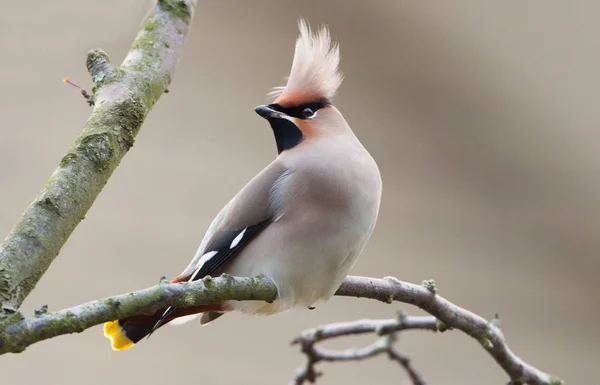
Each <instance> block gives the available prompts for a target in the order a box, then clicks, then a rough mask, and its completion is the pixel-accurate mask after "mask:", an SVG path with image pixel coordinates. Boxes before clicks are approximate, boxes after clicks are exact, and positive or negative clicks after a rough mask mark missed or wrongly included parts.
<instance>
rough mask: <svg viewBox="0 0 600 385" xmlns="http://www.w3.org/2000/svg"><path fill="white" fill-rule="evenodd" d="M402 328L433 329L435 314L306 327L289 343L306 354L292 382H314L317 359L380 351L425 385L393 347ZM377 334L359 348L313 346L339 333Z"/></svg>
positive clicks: (359, 357) (342, 358)
mask: <svg viewBox="0 0 600 385" xmlns="http://www.w3.org/2000/svg"><path fill="white" fill-rule="evenodd" d="M406 329H422V330H432V331H437V325H436V319H435V317H407V316H404V315H399V317H398V318H397V319H391V320H359V321H353V322H342V323H335V324H329V325H325V326H320V327H317V328H313V329H308V330H305V331H304V332H302V333H301V334H300V335H299V336H298V337H296V338H295V339H294V340H293V341H292V344H299V345H300V346H301V349H302V352H303V353H304V354H305V355H306V363H305V365H304V366H303V367H302V368H299V369H298V370H297V371H296V376H295V378H294V380H292V382H291V383H292V384H293V385H302V384H303V383H305V382H306V381H308V382H313V383H314V382H315V381H316V379H317V377H319V376H320V375H321V373H319V372H317V371H316V369H315V365H316V364H317V363H319V362H321V361H329V362H334V361H359V360H364V359H367V358H371V357H374V356H377V355H380V354H383V353H386V354H387V355H388V357H389V358H390V359H392V360H394V361H397V362H398V363H399V364H400V365H401V366H402V367H403V368H404V370H405V371H406V373H407V374H408V376H409V377H410V379H411V381H412V383H413V384H414V385H425V380H423V378H422V376H421V375H420V374H419V373H418V372H417V371H416V370H415V369H414V368H413V366H412V364H411V362H410V358H409V357H408V356H407V355H405V354H404V353H402V352H400V351H398V350H397V349H396V348H395V347H394V342H395V340H396V333H397V332H399V331H401V330H406ZM364 333H377V334H379V335H383V337H381V338H380V339H379V340H377V341H376V342H374V343H372V344H371V345H369V346H367V347H364V348H361V349H346V350H327V349H323V348H321V347H319V346H317V343H318V342H321V341H324V340H327V339H330V338H335V337H341V336H348V335H355V334H364Z"/></svg>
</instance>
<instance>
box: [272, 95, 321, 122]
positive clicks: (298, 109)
mask: <svg viewBox="0 0 600 385" xmlns="http://www.w3.org/2000/svg"><path fill="white" fill-rule="evenodd" d="M330 104H331V102H330V101H329V100H328V99H321V100H320V101H318V102H313V103H304V104H300V105H299V106H295V107H287V108H284V107H282V106H281V105H280V104H277V103H273V104H269V105H268V106H267V107H269V108H271V109H273V110H275V111H279V112H283V113H284V114H286V115H288V116H293V117H294V118H298V119H310V118H312V117H313V116H314V115H315V113H316V112H317V111H318V110H320V109H321V108H324V107H326V106H328V105H330Z"/></svg>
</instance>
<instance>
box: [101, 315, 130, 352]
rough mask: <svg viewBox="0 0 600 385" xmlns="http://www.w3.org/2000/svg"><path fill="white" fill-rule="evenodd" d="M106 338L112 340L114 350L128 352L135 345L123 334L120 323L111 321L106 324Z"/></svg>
mask: <svg viewBox="0 0 600 385" xmlns="http://www.w3.org/2000/svg"><path fill="white" fill-rule="evenodd" d="M104 337H106V338H108V339H109V340H110V346H111V347H112V349H113V350H126V349H129V348H130V347H132V346H133V345H134V343H133V341H131V340H130V339H129V338H127V336H126V335H125V332H123V329H122V328H121V325H119V321H110V322H107V323H105V324H104Z"/></svg>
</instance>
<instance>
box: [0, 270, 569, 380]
mask: <svg viewBox="0 0 600 385" xmlns="http://www.w3.org/2000/svg"><path fill="white" fill-rule="evenodd" d="M426 286H427V288H426V287H424V286H419V285H415V284H411V283H407V282H402V281H399V280H397V279H396V278H392V277H388V278H384V279H377V278H366V277H356V276H348V277H346V279H345V281H344V283H342V285H341V287H340V288H339V290H338V291H337V293H336V295H340V296H349V297H359V298H370V299H376V300H380V301H383V302H386V303H392V302H393V301H400V302H404V303H408V304H412V305H415V306H418V307H419V308H421V309H423V310H425V311H427V312H428V313H430V314H431V315H433V316H434V317H436V318H437V320H438V321H437V328H438V330H440V331H443V330H447V329H450V328H454V329H459V330H461V331H463V332H465V333H467V334H468V335H470V336H471V337H473V338H475V339H476V340H477V341H479V343H480V344H481V345H482V346H483V347H484V349H485V350H486V351H487V352H488V353H489V354H490V355H491V356H492V357H493V358H494V359H495V360H496V362H498V364H499V365H500V366H501V367H502V368H503V369H504V371H505V372H506V373H507V374H508V376H509V377H510V379H511V381H512V382H513V383H515V384H516V383H527V384H532V385H558V384H562V381H561V380H560V379H559V378H557V377H554V376H552V375H549V374H547V373H544V372H542V371H540V370H539V369H537V368H535V367H533V366H532V365H529V364H527V363H526V362H524V361H523V360H521V358H519V357H518V356H516V355H515V354H514V353H513V352H512V351H511V350H510V349H509V347H508V345H507V344H506V341H505V339H504V336H503V335H502V332H501V330H500V327H499V326H498V324H497V322H495V321H489V322H488V321H487V320H485V319H484V318H482V317H480V316H478V315H476V314H474V313H472V312H470V311H468V310H466V309H463V308H461V307H459V306H457V305H454V304H453V303H451V302H449V301H448V300H446V299H444V298H442V297H440V296H439V295H437V294H436V293H434V292H433V291H432V290H433V285H432V281H427V285H426ZM276 294H277V289H276V287H275V285H274V284H273V283H272V282H271V281H270V280H268V279H264V278H260V277H257V278H236V277H231V276H228V275H224V276H222V277H219V278H215V279H212V278H210V277H208V278H206V279H204V280H202V281H196V282H192V283H189V284H188V283H180V284H173V285H171V284H161V285H157V286H154V287H151V288H148V289H144V290H140V291H137V292H133V293H129V294H122V295H120V296H116V297H110V298H105V299H102V300H99V301H93V302H88V303H86V304H83V305H79V306H75V307H73V308H70V309H66V310H62V311H59V312H56V313H51V314H42V315H40V316H39V317H37V318H28V319H21V316H20V314H19V313H16V314H14V315H13V316H12V317H10V318H9V319H7V320H5V322H4V323H2V324H0V354H2V353H16V352H21V351H23V350H24V349H25V348H26V347H27V346H29V345H31V344H33V343H35V342H39V341H42V340H45V339H48V338H52V337H56V336H59V335H63V334H68V333H78V332H81V331H83V330H85V329H87V328H90V327H92V326H94V325H98V324H101V323H104V322H106V321H111V320H114V319H119V318H124V317H129V316H133V315H136V314H152V313H154V312H155V311H157V310H158V309H161V308H165V307H167V306H175V307H190V306H198V305H207V304H213V303H219V302H222V301H226V300H241V301H243V300H261V301H273V300H274V299H275V298H276ZM369 330H370V329H369Z"/></svg>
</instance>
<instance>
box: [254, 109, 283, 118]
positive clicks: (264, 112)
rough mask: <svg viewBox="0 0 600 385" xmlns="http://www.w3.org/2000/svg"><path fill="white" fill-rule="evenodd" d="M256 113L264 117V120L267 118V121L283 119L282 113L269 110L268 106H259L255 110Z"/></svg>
mask: <svg viewBox="0 0 600 385" xmlns="http://www.w3.org/2000/svg"><path fill="white" fill-rule="evenodd" d="M254 112H256V113H257V114H259V115H260V116H262V117H263V118H265V119H267V120H268V119H276V118H282V117H283V113H282V112H279V111H275V110H274V109H272V108H269V107H267V106H258V107H256V108H255V109H254Z"/></svg>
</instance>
